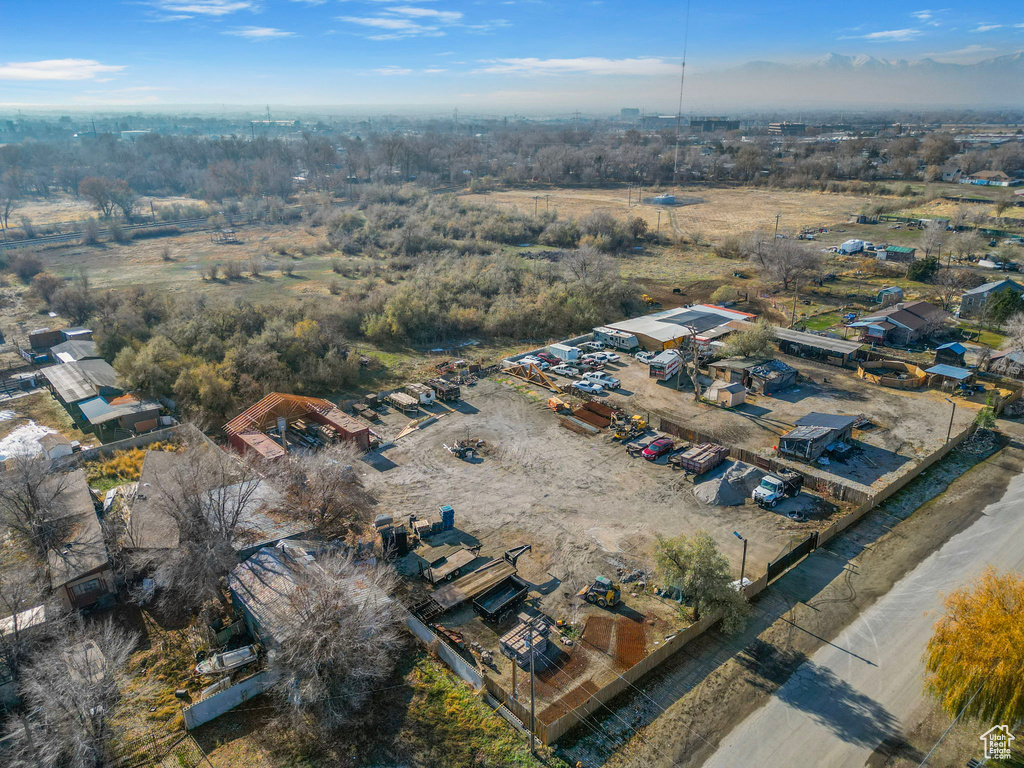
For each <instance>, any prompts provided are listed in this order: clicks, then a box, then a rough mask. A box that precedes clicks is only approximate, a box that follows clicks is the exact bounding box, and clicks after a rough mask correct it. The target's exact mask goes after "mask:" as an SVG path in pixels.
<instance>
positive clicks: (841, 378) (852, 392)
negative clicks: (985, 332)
mask: <svg viewBox="0 0 1024 768" xmlns="http://www.w3.org/2000/svg"><path fill="white" fill-rule="evenodd" d="M779 359H780V360H783V361H784V362H786V363H788V364H789V365H791V366H793V367H794V368H796V369H797V370H798V371H799V372H800V374H801V375H800V380H799V381H798V383H797V385H796V386H795V387H793V388H791V389H788V390H785V391H783V392H780V393H777V394H776V395H774V396H748V398H747V402H746V403H744V404H743V405H742V406H739V407H737V408H735V409H732V410H725V409H720V408H716V407H714V406H709V405H705V404H696V403H694V401H693V388H692V385H691V384H690V382H689V378H688V377H684V379H683V383H682V385H681V391H676V381H675V380H672V381H670V382H667V383H665V382H660V381H658V380H657V379H651V378H649V377H648V375H647V366H645V365H642V364H640V363H638V362H636V361H635V360H633V359H632V358H630V357H628V356H626V355H623V356H622V360H621V361H620V362H619V363H618V364H617V365H614V366H611V367H610V369H609V372H610V373H611V375H613V376H615V377H616V378H618V379H620V380H621V381H622V388H621V389H619V390H618V391H616V392H612V393H610V394H608V395H607V396H606V397H605V398H604V399H606V400H608V402H610V403H612V404H617V405H621V406H622V407H624V408H625V409H626V410H628V411H630V412H640V413H646V412H651V413H652V414H654V413H657V414H663V415H665V416H666V417H667V418H670V419H673V420H675V421H676V422H677V423H679V424H682V425H683V426H686V427H689V428H691V429H695V430H698V431H700V432H703V433H705V434H708V435H711V436H712V437H715V438H717V439H718V440H720V441H721V442H722V443H723V444H726V445H735V446H739V447H742V448H745V449H747V450H750V451H765V452H768V451H770V449H771V447H772V446H774V445H777V438H778V436H779V435H780V434H782V433H784V432H786V431H788V430H789V429H790V428H791V426H792V424H793V422H794V421H795V420H796V419H798V418H800V417H801V416H804V415H806V414H808V413H810V412H812V411H818V412H821V413H842V414H848V415H851V416H855V415H860V414H864V415H865V416H867V417H868V419H869V420H870V422H871V424H872V425H873V426H872V427H871V428H870V429H865V430H858V431H856V432H855V434H854V437H855V439H856V441H857V444H858V446H857V447H858V448H859V449H860V450H859V451H858V452H857V453H856V455H855V456H854V457H853V458H851V459H850V460H848V461H847V462H846V463H838V462H833V463H831V464H830V465H829V466H828V467H820V466H819V467H818V469H819V470H822V471H827V472H829V473H832V474H835V475H838V476H839V477H841V478H842V479H843V480H845V481H847V482H850V481H852V482H853V483H857V484H861V485H864V486H874V490H876V491H877V490H879V489H880V488H881V487H884V486H885V485H887V484H888V483H889V482H891V480H892V479H893V478H894V477H895V476H897V475H900V474H903V473H904V472H906V471H907V470H909V469H910V468H911V467H912V466H913V461H914V460H915V459H917V458H920V457H923V456H926V455H928V454H930V453H932V452H933V451H935V450H936V449H937V448H939V447H940V446H941V445H942V443H943V442H944V441H945V439H946V431H947V429H948V427H949V417H950V411H951V407H950V405H949V404H948V403H946V402H945V400H944V396H943V395H942V394H941V393H939V392H937V391H935V390H920V391H910V392H902V391H897V390H892V389H885V388H882V387H878V386H873V385H870V384H866V383H864V382H863V381H862V380H860V379H858V378H857V377H856V376H854V375H853V373H852V372H851V371H847V370H845V369H840V368H836V367H834V366H830V365H823V364H820V363H816V362H812V361H810V360H804V359H801V358H792V357H787V356H784V355H780V356H779ZM701 382H702V384H704V385H707V384H709V383H710V379H707V378H706V377H702V378H701ZM957 405H958V407H957V409H956V414H955V417H954V422H953V432H954V434H955V433H957V432H959V431H960V430H962V429H963V428H964V427H966V426H967V425H968V424H970V422H971V421H972V420H973V419H974V415H975V413H976V408H977V405H976V404H971V403H962V402H960V401H958V403H957ZM656 421H657V420H655V424H654V426H655V427H657V423H656Z"/></svg>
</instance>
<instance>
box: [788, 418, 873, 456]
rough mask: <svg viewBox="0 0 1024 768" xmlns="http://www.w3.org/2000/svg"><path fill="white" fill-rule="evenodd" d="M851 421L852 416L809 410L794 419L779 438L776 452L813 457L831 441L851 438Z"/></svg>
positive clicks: (854, 420) (826, 447)
mask: <svg viewBox="0 0 1024 768" xmlns="http://www.w3.org/2000/svg"><path fill="white" fill-rule="evenodd" d="M855 422H856V418H855V417H853V416H842V415H837V414H828V413H816V412H815V413H809V414H807V415H806V416H803V417H801V418H799V419H797V420H796V422H795V427H794V428H793V429H791V430H790V431H789V432H787V433H786V434H784V435H782V437H780V438H779V453H781V454H782V455H783V456H788V457H790V458H794V459H801V460H803V461H814V460H815V459H817V458H818V457H819V456H821V455H822V454H823V453H824V452H825V451H826V450H827V449H828V447H829V446H830V445H832V444H833V443H837V442H848V441H850V440H852V439H853V425H854V423H855Z"/></svg>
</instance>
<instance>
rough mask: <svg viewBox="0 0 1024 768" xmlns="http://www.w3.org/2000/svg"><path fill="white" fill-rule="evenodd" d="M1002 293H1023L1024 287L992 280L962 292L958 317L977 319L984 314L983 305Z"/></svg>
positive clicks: (1006, 281)
mask: <svg viewBox="0 0 1024 768" xmlns="http://www.w3.org/2000/svg"><path fill="white" fill-rule="evenodd" d="M1003 291H1014V292H1015V293H1024V286H1021V285H1019V284H1018V283H1015V282H1014V281H1013V280H994V281H992V282H991V283H985V284H984V285H979V286H978V287H977V288H971V290H969V291H964V294H963V296H961V297H960V317H963V318H969V317H978V316H979V315H981V314H983V313H984V312H985V305H986V304H988V300H989V299H990V298H991V297H993V296H995V295H996V294H999V293H1002V292H1003Z"/></svg>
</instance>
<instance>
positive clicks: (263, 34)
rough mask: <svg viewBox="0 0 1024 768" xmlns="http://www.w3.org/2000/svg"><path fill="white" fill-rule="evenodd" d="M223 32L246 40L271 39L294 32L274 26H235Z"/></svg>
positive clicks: (289, 35)
mask: <svg viewBox="0 0 1024 768" xmlns="http://www.w3.org/2000/svg"><path fill="white" fill-rule="evenodd" d="M224 34H225V35H234V36H235V37H244V38H246V39H248V40H272V39H274V38H275V37H294V36H295V33H294V32H287V31H285V30H283V29H275V28H274V27H237V28H236V29H232V30H230V31H228V32H225V33H224Z"/></svg>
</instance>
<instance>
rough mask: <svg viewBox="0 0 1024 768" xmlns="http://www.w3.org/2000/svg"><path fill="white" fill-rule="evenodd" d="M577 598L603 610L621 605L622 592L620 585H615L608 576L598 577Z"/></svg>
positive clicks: (578, 593)
mask: <svg viewBox="0 0 1024 768" xmlns="http://www.w3.org/2000/svg"><path fill="white" fill-rule="evenodd" d="M576 596H577V597H582V598H583V599H584V600H586V601H587V602H588V603H593V604H594V605H599V606H601V607H602V608H614V607H615V606H616V605H618V604H619V600H620V599H621V597H622V592H621V590H620V589H619V585H618V584H615V583H613V582H612V580H611V579H609V578H608V577H607V576H598V577H597V578H596V579H594V583H593V584H590V585H588V586H586V587H584V588H583V589H581V590H580V591H579V592H577V593H576Z"/></svg>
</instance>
